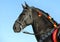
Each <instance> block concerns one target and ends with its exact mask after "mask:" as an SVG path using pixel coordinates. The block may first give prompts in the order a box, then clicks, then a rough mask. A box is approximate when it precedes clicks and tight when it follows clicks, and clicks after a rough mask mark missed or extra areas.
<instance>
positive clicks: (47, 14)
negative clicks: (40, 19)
mask: <svg viewBox="0 0 60 42" xmlns="http://www.w3.org/2000/svg"><path fill="white" fill-rule="evenodd" d="M31 8H32V9H34V10H38V11H40V12H42V13H44V14H45V15H46V16H50V15H49V13H47V12H45V11H43V10H42V9H39V8H35V7H31ZM51 18H52V17H51ZM52 21H53V22H55V23H56V25H57V26H58V23H57V22H56V21H55V20H54V19H53V18H52Z"/></svg>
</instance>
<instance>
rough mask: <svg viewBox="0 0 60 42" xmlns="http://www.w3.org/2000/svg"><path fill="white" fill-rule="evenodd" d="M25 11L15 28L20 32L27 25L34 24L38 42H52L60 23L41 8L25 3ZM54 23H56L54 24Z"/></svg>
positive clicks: (15, 30)
mask: <svg viewBox="0 0 60 42" xmlns="http://www.w3.org/2000/svg"><path fill="white" fill-rule="evenodd" d="M22 7H23V11H22V13H21V14H20V16H19V17H18V19H17V20H16V21H15V23H14V26H13V30H14V32H17V33H18V32H20V31H21V30H23V29H24V28H25V27H26V26H28V25H32V27H33V31H34V35H35V37H36V39H37V42H52V36H51V35H52V32H53V31H54V27H56V25H57V26H58V24H57V23H56V22H55V21H54V20H53V18H51V17H49V15H48V13H46V12H44V11H43V10H41V9H38V8H35V7H30V6H28V5H27V4H26V3H25V6H24V5H22ZM54 23H55V24H56V25H54Z"/></svg>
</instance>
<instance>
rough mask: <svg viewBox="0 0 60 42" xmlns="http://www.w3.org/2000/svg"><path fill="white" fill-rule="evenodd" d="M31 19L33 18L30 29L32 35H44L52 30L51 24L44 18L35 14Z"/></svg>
mask: <svg viewBox="0 0 60 42" xmlns="http://www.w3.org/2000/svg"><path fill="white" fill-rule="evenodd" d="M33 17H34V21H33V24H32V27H33V31H34V33H36V34H37V33H38V32H40V34H42V33H46V32H48V31H50V30H51V29H52V28H53V25H52V23H50V22H49V20H47V18H46V17H45V16H42V17H38V16H37V15H36V14H35V15H34V16H33Z"/></svg>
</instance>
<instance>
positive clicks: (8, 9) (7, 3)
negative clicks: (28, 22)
mask: <svg viewBox="0 0 60 42" xmlns="http://www.w3.org/2000/svg"><path fill="white" fill-rule="evenodd" d="M24 1H26V2H27V3H28V5H30V6H35V7H37V8H39V9H42V10H44V11H45V12H47V13H49V14H50V16H51V17H53V18H54V20H55V21H57V23H60V5H59V4H60V0H0V42H37V41H36V39H35V37H34V36H33V35H28V34H23V33H22V32H23V31H29V32H32V33H33V30H32V27H31V26H27V27H26V28H25V29H24V30H23V31H22V32H20V33H14V32H13V24H14V21H15V20H16V19H17V17H18V16H19V15H20V13H21V12H22V10H23V9H22V6H21V4H24Z"/></svg>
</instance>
